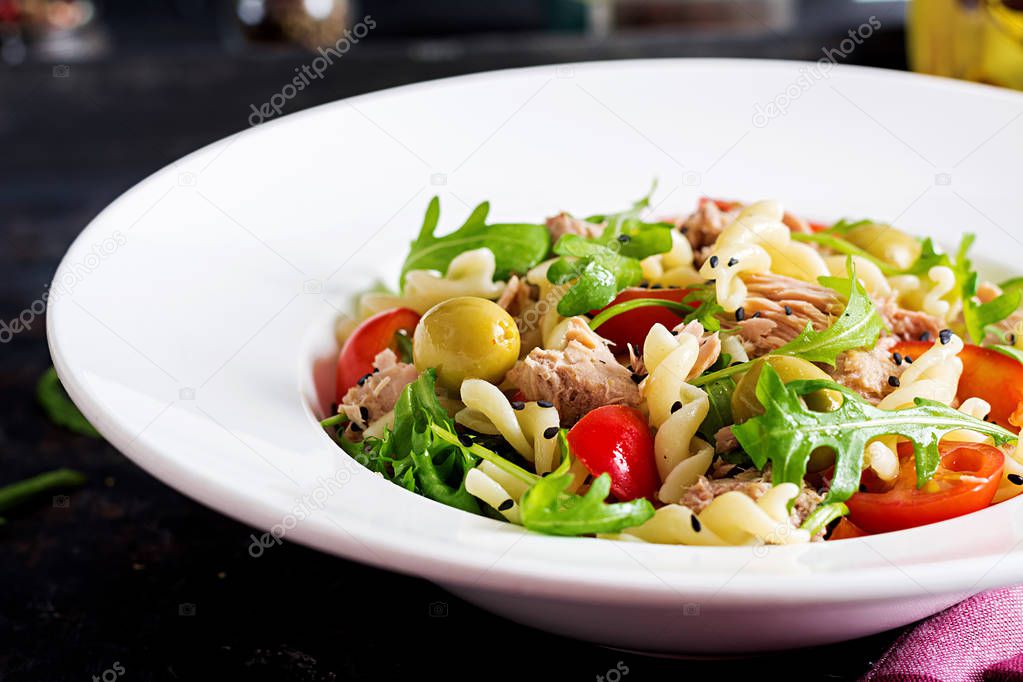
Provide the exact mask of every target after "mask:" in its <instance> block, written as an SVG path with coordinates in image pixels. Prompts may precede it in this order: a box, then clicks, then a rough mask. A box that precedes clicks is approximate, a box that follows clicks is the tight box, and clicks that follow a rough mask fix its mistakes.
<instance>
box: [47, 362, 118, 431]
mask: <svg viewBox="0 0 1023 682" xmlns="http://www.w3.org/2000/svg"><path fill="white" fill-rule="evenodd" d="M36 400H37V401H38V402H39V405H40V406H42V408H43V410H44V411H45V412H46V416H47V417H49V418H50V421H52V422H53V423H54V424H57V425H58V426H63V427H64V428H66V429H68V430H70V431H74V432H75V433H79V434H81V435H83V436H89V437H91V438H102V437H103V436H101V435H100V433H99V431H97V430H96V428H95V427H94V426H93V425H92V424H90V423H89V420H88V419H86V418H85V415H83V414H82V413H81V412H80V411H79V409H78V407H76V406H75V404H74V403H73V402H71V399H70V398H69V397H68V396H67V393H65V392H64V387H63V386H61V384H60V378H59V377H58V376H57V370H55V369H54V368H53V367H51V368H50V369H48V370H46V371H45V372H44V373H43V376H41V377H40V378H39V383H37V384H36Z"/></svg>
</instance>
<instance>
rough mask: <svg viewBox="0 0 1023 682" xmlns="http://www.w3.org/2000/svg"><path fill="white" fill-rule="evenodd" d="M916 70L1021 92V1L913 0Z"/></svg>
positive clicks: (912, 52)
mask: <svg viewBox="0 0 1023 682" xmlns="http://www.w3.org/2000/svg"><path fill="white" fill-rule="evenodd" d="M907 23H908V28H909V38H908V39H909V64H910V67H911V68H912V69H913V70H914V71H919V72H921V73H931V74H935V75H938V76H949V77H952V78H963V79H966V80H972V81H978V82H981V83H990V84H992V85H1001V86H1003V87H1009V88H1016V89H1018V90H1023V1H1021V0H912V1H911V2H910V5H909V11H908V22H907Z"/></svg>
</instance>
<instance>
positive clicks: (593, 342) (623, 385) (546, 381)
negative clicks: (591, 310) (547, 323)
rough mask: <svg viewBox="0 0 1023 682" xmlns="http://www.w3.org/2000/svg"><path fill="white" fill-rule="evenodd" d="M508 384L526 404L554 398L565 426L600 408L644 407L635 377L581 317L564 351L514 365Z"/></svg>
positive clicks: (543, 352) (534, 354)
mask: <svg viewBox="0 0 1023 682" xmlns="http://www.w3.org/2000/svg"><path fill="white" fill-rule="evenodd" d="M507 381H508V382H509V383H511V384H512V385H514V386H516V387H518V388H519V389H520V390H521V391H522V393H523V395H525V397H526V399H527V400H549V401H551V402H552V403H554V406H555V407H557V408H558V414H559V415H560V416H561V424H562V426H566V427H568V426H571V425H572V424H574V423H575V422H577V421H579V419H580V418H581V417H582V416H583V415H584V414H586V413H587V412H589V411H590V410H593V409H595V408H597V407H601V406H603V405H629V406H631V407H636V406H637V405H639V403H640V395H639V388H638V387H637V386H636V382H635V381H633V380H632V374H631V373H630V372H629V370H628V369H626V368H625V367H623V366H622V365H620V364H619V363H618V361H617V360H615V357H614V355H612V354H611V350H610V349H609V348H608V347H607V344H606V343H605V342H604V340H603V339H601V338H600V337H599V336H597V335H596V334H595V333H594V332H593V331H592V330H591V329H590V328H589V327H588V326H587V325H586V323H585V322H583V320H582V319H580V318H573V319H572V321H571V323H570V327H569V329H568V331H567V332H566V334H565V347H564V349H563V350H549V349H544V348H534V349H533V350H531V351H530V352H529V355H527V356H526V357H525V359H523V360H520V361H518V362H517V363H515V366H514V367H512V369H511V371H509V372H508V376H507Z"/></svg>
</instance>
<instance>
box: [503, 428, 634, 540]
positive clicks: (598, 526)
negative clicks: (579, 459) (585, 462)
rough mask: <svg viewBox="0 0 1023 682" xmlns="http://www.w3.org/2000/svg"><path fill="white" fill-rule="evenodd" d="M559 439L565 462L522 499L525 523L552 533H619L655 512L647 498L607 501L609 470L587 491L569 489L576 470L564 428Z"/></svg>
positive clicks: (530, 527)
mask: <svg viewBox="0 0 1023 682" xmlns="http://www.w3.org/2000/svg"><path fill="white" fill-rule="evenodd" d="M558 439H559V443H560V445H561V452H562V453H563V454H564V457H562V460H561V464H560V465H559V466H558V468H557V469H555V470H554V471H553V472H551V473H550V474H549V475H548V476H546V477H544V478H541V479H540V480H539V481H537V482H536V483H535V484H534V485H533V486H532V487H531V488H529V490H527V491H526V492H525V494H524V495H523V496H522V499H521V500H520V501H519V508H520V509H521V512H522V525H523V526H525V527H526V528H528V529H530V530H534V531H537V532H540V533H547V534H550V535H590V534H593V533H617V532H619V531H622V530H625V529H626V528H632V527H634V526H638V525H640V524H642V523H643V522H644V521H646V520H647V519H649V518H650V517H652V516H653V515H654V507H653V505H652V504H650V501H649V500H646V499H638V500H632V501H630V502H616V503H611V504H609V503H607V502H605V501H604V500H605V499H606V498H607V496H608V493H609V492H610V491H611V477H610V476H608V475H607V474H606V473H604V474H601V475H600V476H598V477H597V478H596V479H594V480H593V482H592V483H591V484H590V488H589V490H587V491H586V494H584V495H571V494H568V493H566V492H565V489H566V488H568V486H569V484H570V483H571V482H572V473H571V471H570V468H571V455H570V453H569V447H568V439H567V438H566V437H565V430H564V429H562V430H561V431H560V433H559V436H558Z"/></svg>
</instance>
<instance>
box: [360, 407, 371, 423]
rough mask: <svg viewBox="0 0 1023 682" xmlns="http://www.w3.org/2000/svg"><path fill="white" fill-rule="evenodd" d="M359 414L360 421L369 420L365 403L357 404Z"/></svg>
mask: <svg viewBox="0 0 1023 682" xmlns="http://www.w3.org/2000/svg"><path fill="white" fill-rule="evenodd" d="M359 415H360V416H361V417H362V421H364V422H368V421H369V408H368V407H366V406H365V405H359Z"/></svg>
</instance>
